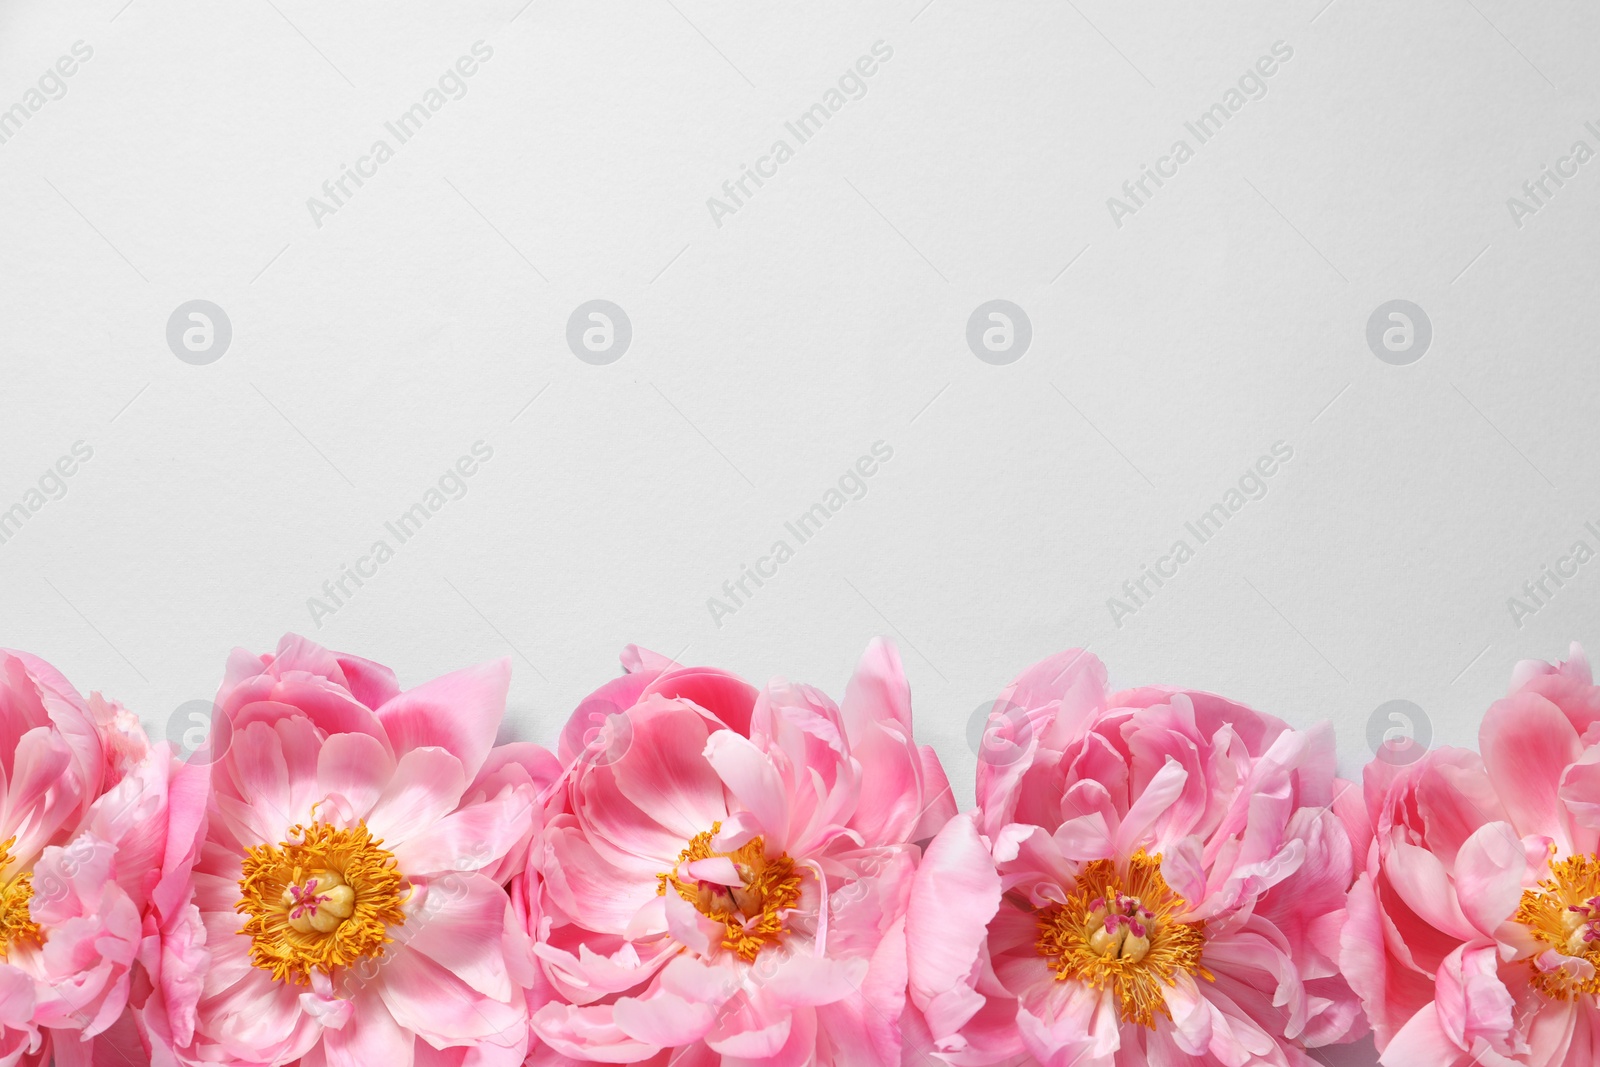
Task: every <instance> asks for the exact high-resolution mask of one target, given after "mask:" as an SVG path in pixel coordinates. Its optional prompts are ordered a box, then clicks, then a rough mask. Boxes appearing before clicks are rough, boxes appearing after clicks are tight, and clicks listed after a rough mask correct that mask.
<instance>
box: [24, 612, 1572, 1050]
mask: <svg viewBox="0 0 1600 1067" xmlns="http://www.w3.org/2000/svg"><path fill="white" fill-rule="evenodd" d="M623 666H624V668H625V673H624V674H623V675H622V676H621V677H619V678H617V679H615V680H613V681H611V682H608V683H607V684H605V685H603V686H602V687H600V688H599V689H598V690H596V691H595V693H594V694H593V695H592V696H590V697H589V698H588V699H586V700H585V701H584V702H583V704H581V705H580V706H579V708H578V709H577V711H575V712H574V713H573V715H572V718H571V720H570V721H569V722H568V724H567V726H566V728H565V729H564V730H563V732H562V734H561V736H560V738H559V741H558V743H557V746H556V751H555V752H553V753H552V752H550V751H548V750H546V749H544V748H541V747H540V746H538V745H534V744H530V743H522V742H511V743H501V744H497V743H496V740H497V736H498V734H499V732H500V729H501V726H502V718H503V715H504V711H505V702H506V694H507V690H508V688H509V683H510V666H509V663H507V662H505V661H501V662H496V663H490V664H486V665H484V666H481V667H476V668H472V669H468V670H463V671H459V672H457V673H454V674H450V675H447V676H445V677H443V678H439V679H436V680H434V681H432V682H429V683H427V684H424V685H422V686H420V687H418V688H415V689H411V690H406V691H402V690H401V689H400V687H399V685H398V683H397V681H396V679H395V676H394V674H393V672H392V671H390V670H389V669H388V668H386V667H383V666H380V665H379V664H376V663H373V662H371V661H368V660H364V659H359V658H357V657H354V656H349V655H343V654H338V653H334V652H330V651H328V650H326V649H324V648H321V647H320V646H318V645H315V644H313V643H311V642H309V641H306V640H304V639H303V638H299V637H292V636H291V637H287V638H285V639H284V640H283V642H282V643H281V644H280V645H279V646H278V648H277V650H276V652H273V653H269V654H265V655H259V656H258V655H252V654H249V653H246V652H237V653H235V654H234V656H233V657H232V658H231V659H230V660H229V663H228V666H227V671H226V674H225V677H224V681H223V684H222V688H221V691H220V693H219V695H218V697H217V702H216V719H215V723H214V730H213V734H212V738H213V745H208V746H206V747H203V748H202V749H201V750H200V751H199V752H197V753H194V754H193V755H190V756H189V757H188V758H186V759H180V758H179V757H178V755H177V754H175V753H173V752H172V751H170V749H169V746H167V745H165V744H151V743H150V742H149V741H148V740H147V739H146V736H145V734H144V732H143V730H142V729H141V728H140V726H139V723H138V720H137V719H136V718H135V717H134V716H133V715H132V714H130V713H129V712H128V711H127V710H125V709H123V708H122V707H121V706H119V705H117V704H115V703H111V702H108V701H106V700H104V699H103V698H101V697H100V696H99V695H98V694H95V695H91V696H90V697H89V698H88V699H84V698H83V697H82V696H81V695H80V694H79V692H78V691H77V690H76V689H74V688H73V687H72V686H71V685H70V684H69V683H68V682H67V681H66V680H65V679H64V678H63V677H62V676H61V675H60V674H58V673H57V672H56V671H55V670H54V669H52V668H51V667H50V666H48V665H47V664H45V663H43V662H41V661H40V660H38V659H36V658H34V657H32V656H29V655H26V654H23V653H16V652H6V651H0V724H3V725H0V729H3V730H4V736H3V737H0V773H3V776H4V777H3V781H0V1067H6V1065H13V1064H27V1065H30V1067H31V1065H44V1064H49V1063H55V1064H60V1065H64V1067H108V1065H122V1064H156V1065H161V1067H169V1065H171V1067H176V1065H199V1064H221V1065H246V1067H266V1065H274V1067H277V1065H288V1064H302V1065H306V1067H324V1065H327V1067H413V1065H415V1067H445V1065H448V1067H517V1065H521V1064H529V1065H532V1067H568V1065H572V1064H577V1063H593V1062H599V1063H645V1064H652V1065H655V1067H719V1065H720V1067H810V1065H817V1067H833V1065H839V1067H845V1065H851V1067H853V1065H858V1064H860V1065H867V1067H901V1065H902V1064H915V1063H924V1062H925V1063H930V1064H939V1063H943V1064H949V1065H952V1067H987V1065H1005V1067H1022V1065H1043V1067H1071V1065H1080V1067H1135V1065H1147V1064H1148V1065H1152V1067H1176V1065H1178V1064H1184V1063H1198V1064H1206V1065H1224V1067H1244V1065H1246V1064H1252V1065H1253V1064H1269V1065H1274V1067H1313V1065H1314V1064H1315V1063H1316V1060H1315V1059H1314V1058H1313V1057H1314V1056H1315V1055H1316V1054H1315V1053H1314V1052H1313V1051H1312V1050H1315V1049H1317V1048H1318V1047H1320V1046H1327V1045H1333V1044H1340V1043H1345V1042H1350V1041H1354V1040H1357V1039H1360V1038H1362V1037H1364V1036H1365V1035H1366V1034H1367V1033H1368V1032H1369V1030H1370V1032H1371V1034H1372V1035H1373V1040H1374V1042H1375V1043H1376V1046H1377V1048H1378V1050H1379V1051H1380V1053H1381V1054H1382V1062H1383V1063H1384V1064H1386V1065H1389V1067H1436V1065H1438V1067H1444V1065H1449V1067H1466V1065H1469V1064H1486V1065H1490V1067H1500V1065H1517V1067H1553V1065H1566V1064H1571V1065H1577V1064H1589V1063H1592V1062H1596V1061H1600V1015H1597V1012H1596V1009H1597V1006H1600V999H1597V998H1600V858H1597V856H1596V850H1597V848H1600V688H1597V687H1596V686H1595V685H1594V682H1593V679H1592V677H1591V674H1590V671H1589V667H1588V665H1587V663H1586V662H1585V661H1584V659H1583V656H1582V653H1581V651H1580V650H1578V649H1577V648H1576V647H1574V649H1573V653H1572V656H1571V658H1570V659H1569V660H1568V661H1567V662H1566V663H1562V664H1559V665H1556V666H1551V665H1549V664H1544V663H1525V664H1522V665H1520V666H1519V667H1518V668H1517V670H1516V672H1515V675H1514V678H1513V682H1512V686H1511V691H1510V694H1509V695H1508V696H1507V697H1506V698H1505V699H1504V700H1501V701H1499V702H1497V703H1496V704H1495V705H1494V706H1493V707H1491V708H1490V709H1489V711H1488V713H1487V715H1486V716H1485V718H1484V720H1483V726H1482V731H1481V735H1480V750H1481V755H1479V754H1476V753H1473V752H1469V751H1464V750H1458V749H1449V748H1440V749H1436V750H1433V751H1429V752H1426V753H1421V754H1419V758H1417V759H1415V760H1413V761H1410V762H1402V761H1392V760H1384V759H1379V760H1375V761H1374V762H1373V763H1371V764H1370V765H1369V766H1368V767H1367V768H1366V770H1365V772H1364V774H1363V781H1362V782H1360V783H1353V782H1348V781H1344V780H1341V779H1340V778H1339V777H1338V776H1337V774H1336V770H1335V754H1334V744H1333V734H1332V731H1331V729H1330V728H1329V727H1328V726H1327V725H1326V724H1324V725H1321V726H1317V727H1314V728H1312V729H1309V730H1297V729H1293V728H1291V727H1290V726H1289V725H1288V724H1286V723H1284V722H1282V721H1280V720H1278V719H1276V718H1273V717H1272V716H1270V715H1266V714H1262V713H1260V712H1257V711H1254V710H1251V709H1250V708H1247V707H1245V706H1243V705H1240V704H1238V703H1235V702H1233V701H1230V700H1227V699H1225V698H1223V697H1219V696H1216V695H1213V694H1210V693H1203V692H1195V691H1190V690H1183V689H1170V688H1158V687H1147V688H1140V689H1133V690H1127V691H1122V692H1111V691H1110V690H1109V687H1108V685H1107V681H1106V672H1105V669H1104V667H1103V666H1102V665H1101V663H1100V662H1099V661H1098V660H1097V659H1095V658H1094V657H1093V656H1090V655H1088V654H1087V653H1084V652H1081V651H1077V650H1074V651H1069V652H1065V653H1062V654H1061V655H1058V656H1054V657H1051V658H1050V659H1047V660H1045V661H1044V662H1042V663H1039V664H1036V665H1035V666H1033V667H1031V668H1029V669H1028V670H1027V671H1025V672H1023V674H1022V675H1021V676H1020V677H1018V678H1017V679H1016V681H1015V682H1013V683H1012V684H1011V685H1010V686H1008V687H1007V688H1006V689H1005V690H1004V691H1003V692H1002V693H1001V694H1000V695H999V698H998V699H997V700H996V702H995V705H994V708H995V714H994V716H993V718H992V719H991V727H992V728H993V730H995V731H997V732H1001V733H1003V734H1004V737H1003V738H1002V741H1003V747H1002V748H1001V749H999V750H998V751H999V753H1000V755H998V756H997V755H996V753H995V752H993V751H990V750H988V749H987V748H986V754H987V756H988V757H989V758H984V759H982V760H980V763H979V766H978V770H977V796H976V805H975V806H973V807H971V808H970V809H968V810H966V811H962V812H959V813H958V804H957V802H956V799H955V797H954V796H953V794H952V791H951V789H950V786H949V783H948V781H947V779H946V776H945V773H944V770H943V768H942V767H941V766H940V763H939V760H938V758H937V757H936V756H935V755H934V753H933V751H932V749H930V748H928V747H927V746H923V745H918V744H917V742H916V739H915V735H914V731H913V725H912V712H911V697H910V691H909V688H908V686H907V684H906V680H905V677H904V674H903V672H902V671H901V667H900V661H899V658H898V656H897V654H896V652H895V650H894V648H893V647H892V646H891V645H889V644H887V643H884V642H874V643H873V644H872V645H871V646H870V647H869V648H868V649H867V652H866V654H865V656H864V657H863V659H862V661H861V664H860V666H859V668H858V669H857V671H856V673H855V675H854V677H853V678H852V679H851V680H850V682H849V684H848V685H847V687H846V689H845V691H844V694H843V699H842V701H840V702H838V703H835V702H834V701H833V700H832V699H830V698H829V697H828V696H827V695H826V694H824V693H822V692H821V691H819V690H816V689H813V688H811V687H809V686H806V685H800V684H791V683H788V682H783V681H774V682H771V683H769V684H768V685H766V686H765V687H756V686H753V685H751V684H749V683H748V682H745V681H743V680H742V679H740V678H738V677H735V676H734V675H731V674H728V673H726V672H723V671H718V670H713V669H710V668H692V667H682V666H679V665H677V664H675V663H672V662H670V661H668V660H665V659H663V658H661V657H659V656H656V655H654V654H652V653H649V652H645V651H642V650H640V649H636V648H629V649H628V650H626V651H625V652H624V655H623Z"/></svg>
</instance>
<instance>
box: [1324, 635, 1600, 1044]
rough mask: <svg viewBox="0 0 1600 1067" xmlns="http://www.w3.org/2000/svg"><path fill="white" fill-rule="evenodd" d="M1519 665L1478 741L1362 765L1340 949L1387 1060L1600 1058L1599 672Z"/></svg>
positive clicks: (1577, 656) (1569, 665)
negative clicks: (1356, 839) (1357, 838)
mask: <svg viewBox="0 0 1600 1067" xmlns="http://www.w3.org/2000/svg"><path fill="white" fill-rule="evenodd" d="M1571 656H1572V658H1571V659H1570V660H1568V661H1567V662H1566V663H1562V664H1559V665H1556V666H1551V665H1550V664H1547V663H1541V662H1537V661H1532V662H1524V663H1521V664H1519V665H1518V666H1517V669H1516V672H1515V674H1514V676H1513V679H1512V684H1511V690H1510V694H1509V695H1508V696H1506V697H1505V698H1504V699H1502V700H1499V701H1497V702H1495V704H1494V705H1493V706H1491V707H1490V708H1489V711H1488V714H1487V715H1485V716H1484V719H1483V722H1482V724H1481V727H1480V730H1479V736H1478V740H1479V748H1480V750H1481V751H1482V756H1481V758H1480V757H1479V756H1477V755H1474V754H1473V753H1471V752H1466V751H1463V750H1460V749H1450V748H1444V749H1437V750H1435V751H1432V752H1429V753H1427V754H1426V755H1424V756H1423V757H1422V758H1421V759H1419V760H1418V761H1416V762H1415V763H1412V764H1410V765H1408V766H1391V765H1390V764H1389V763H1386V762H1384V761H1382V760H1375V761H1373V763H1371V764H1370V765H1369V766H1368V767H1367V769H1366V783H1365V784H1366V797H1367V806H1368V809H1369V810H1370V811H1371V813H1372V819H1373V839H1372V844H1371V847H1370V849H1369V850H1368V852H1367V857H1366V863H1365V865H1364V867H1363V868H1362V872H1361V875H1360V877H1359V878H1358V879H1357V881H1356V884H1355V886H1354V888H1353V889H1352V890H1351V893H1350V922H1349V925H1348V926H1347V928H1346V930H1345V935H1344V951H1343V957H1342V962H1343V964H1344V968H1345V972H1346V973H1347V974H1348V975H1349V976H1350V984H1351V985H1352V986H1354V987H1355V989H1356V991H1357V992H1358V993H1359V994H1360V995H1361V999H1362V1003H1363V1005H1364V1006H1365V1008H1366V1011H1367V1014H1368V1016H1369V1018H1370V1019H1371V1022H1372V1029H1373V1032H1374V1033H1375V1035H1376V1038H1377V1044H1378V1047H1379V1049H1380V1050H1382V1052H1383V1056H1382V1062H1383V1063H1385V1064H1388V1065H1393V1067H1455V1065H1462V1067H1465V1065H1468V1064H1474V1063H1478V1064H1485V1065H1491V1067H1498V1065H1508V1064H1517V1065H1526V1067H1556V1065H1572V1067H1581V1065H1588V1064H1592V1063H1595V1062H1597V1061H1600V1000H1597V997H1600V858H1597V857H1596V850H1597V847H1600V688H1596V686H1595V685H1594V680H1593V678H1592V676H1591V674H1590V671H1589V664H1588V663H1587V662H1586V661H1585V659H1584V656H1583V650H1582V649H1581V648H1579V647H1578V646H1577V645H1573V646H1572V653H1571Z"/></svg>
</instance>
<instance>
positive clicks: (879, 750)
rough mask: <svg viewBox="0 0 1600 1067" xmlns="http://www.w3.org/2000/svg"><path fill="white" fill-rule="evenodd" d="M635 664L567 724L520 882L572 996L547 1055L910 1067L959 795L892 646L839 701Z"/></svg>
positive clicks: (873, 650) (539, 944) (565, 998)
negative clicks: (915, 710) (910, 963)
mask: <svg viewBox="0 0 1600 1067" xmlns="http://www.w3.org/2000/svg"><path fill="white" fill-rule="evenodd" d="M623 663H624V666H625V667H626V668H627V669H628V672H629V673H627V674H626V675H625V676H624V677H622V678H619V679H617V680H616V681H613V682H612V683H610V684H608V685H607V686H605V687H603V688H602V689H600V690H599V691H597V692H596V693H595V694H594V695H593V696H591V697H590V698H589V699H588V700H586V701H585V702H584V703H583V704H582V705H580V707H579V709H578V712H577V713H576V714H575V715H574V716H573V719H572V721H571V722H570V723H569V724H568V727H567V729H566V732H565V733H564V734H563V736H562V739H561V751H560V755H561V758H562V761H563V763H564V764H567V765H569V766H570V779H569V782H568V786H567V790H566V793H565V796H564V798H562V800H561V804H560V807H561V810H556V811H554V812H552V813H551V815H550V817H549V821H548V824H547V826H546V829H545V832H544V834H543V836H542V841H541V847H540V850H539V852H538V854H537V855H536V856H534V858H533V860H532V862H531V863H530V866H529V870H528V872H527V874H526V875H525V877H524V879H523V880H522V882H521V885H520V886H518V887H517V888H516V889H515V892H516V893H517V895H518V897H519V900H520V901H521V903H522V906H523V909H524V910H523V913H524V915H525V918H526V919H527V921H528V922H529V923H530V924H531V932H532V933H533V934H534V937H535V940H536V944H535V946H534V952H535V954H536V956H537V959H538V962H539V964H540V966H541V968H542V970H543V973H544V975H545V977H546V978H547V979H548V981H549V983H550V985H551V987H552V988H553V990H554V992H555V994H556V995H557V996H558V998H559V999H558V1000H557V1001H556V1002H552V1003H549V1004H546V1005H545V1006H544V1007H543V1008H541V1009H539V1010H538V1011H536V1012H535V1013H534V1015H533V1031H534V1033H535V1035H536V1037H537V1038H539V1039H540V1040H542V1041H543V1042H545V1043H546V1045H547V1046H548V1047H547V1048H545V1049H543V1050H540V1051H537V1052H536V1053H535V1055H534V1057H533V1059H532V1062H534V1063H544V1062H568V1060H566V1059H559V1058H558V1059H549V1058H548V1057H566V1058H569V1059H577V1060H590V1061H599V1062H606V1063H650V1064H655V1065H658V1067H665V1065H666V1064H668V1063H669V1062H670V1063H672V1064H684V1065H687V1064H694V1065H696V1067H702V1065H714V1064H726V1065H728V1067H733V1065H735V1064H737V1065H739V1067H749V1065H755V1064H770V1065H773V1067H778V1065H783V1067H789V1065H794V1067H799V1065H803V1064H804V1065H811V1064H816V1065H832V1064H838V1065H841V1067H842V1065H858V1064H864V1065H883V1067H899V1064H900V1062H901V1058H900V1050H901V1045H900V1032H899V1029H898V1026H897V1021H898V1019H899V1017H900V1013H901V1009H902V1006H903V1005H904V1002H905V982H906V972H905V968H906V956H905V935H904V909H905V902H906V897H907V894H908V893H909V891H910V886H911V875H912V872H913V871H914V869H915V867H916V864H917V861H918V859H919V856H920V850H919V849H918V848H917V846H916V844H915V842H918V841H921V840H923V839H925V838H927V837H929V836H931V835H932V834H933V832H934V831H936V830H937V829H938V828H939V827H940V826H941V825H942V824H943V823H944V822H945V821H946V820H947V819H948V818H950V816H951V815H952V814H954V811H955V805H954V802H953V799H952V797H951V796H950V791H949V785H948V783H947V782H946V780H945V777H944V772H943V770H942V769H941V768H940V766H939V763H938V760H937V759H936V758H935V757H934V755H933V753H932V751H931V750H930V749H927V748H919V747H918V746H917V745H916V743H915V742H914V740H913V738H912V731H911V703H910V694H909V691H908V689H907V686H906V682H905V678H904V676H903V674H902V673H901V669H900V661H899V657H898V656H897V654H896V653H895V651H894V649H893V647H892V646H890V645H888V644H886V643H884V642H882V641H875V642H874V643H873V644H872V645H871V646H870V647H869V648H868V649H867V652H866V655H865V656H864V657H863V659H862V661H861V665H860V667H859V669H858V670H857V672H856V675H855V677H854V679H853V680H852V681H851V682H850V684H849V687H848V688H847V690H846V693H845V699H844V702H843V705H842V706H835V705H834V703H833V702H832V701H831V700H829V699H828V698H827V697H826V696H825V695H823V694H822V693H820V692H818V691H817V690H815V689H812V688H810V687H808V686H802V685H788V684H784V683H781V682H774V683H772V684H770V685H769V686H767V688H765V689H763V690H758V689H756V688H754V687H753V686H751V685H749V684H748V683H746V682H744V681H741V680H740V679H738V678H736V677H734V676H732V675H729V674H726V673H723V672H721V671H715V670H710V669H704V668H680V667H677V666H675V665H673V664H671V663H670V662H668V661H666V660H663V659H662V658H660V657H658V656H655V655H652V654H650V653H647V652H642V651H639V650H637V649H633V648H630V649H628V650H627V652H626V653H625V654H624V657H623ZM541 1057H546V1058H541Z"/></svg>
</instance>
